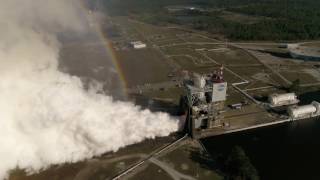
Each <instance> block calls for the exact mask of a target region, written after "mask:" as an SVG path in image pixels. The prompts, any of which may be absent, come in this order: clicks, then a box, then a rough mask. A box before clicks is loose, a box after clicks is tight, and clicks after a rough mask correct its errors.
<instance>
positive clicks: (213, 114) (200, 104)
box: [184, 67, 228, 137]
mask: <svg viewBox="0 0 320 180" xmlns="http://www.w3.org/2000/svg"><path fill="white" fill-rule="evenodd" d="M223 69H224V68H223V67H221V68H219V70H217V71H215V72H214V73H211V74H205V75H200V74H197V73H192V74H191V75H189V78H188V79H187V80H185V82H184V86H185V90H186V97H187V106H188V111H187V113H188V114H187V122H188V128H187V129H188V131H189V133H190V134H191V136H192V137H195V136H197V134H199V133H201V131H202V130H205V129H211V128H214V127H218V126H221V121H220V120H221V119H222V118H223V115H222V112H223V111H224V107H225V101H226V97H227V87H228V86H227V82H225V81H224V78H223Z"/></svg>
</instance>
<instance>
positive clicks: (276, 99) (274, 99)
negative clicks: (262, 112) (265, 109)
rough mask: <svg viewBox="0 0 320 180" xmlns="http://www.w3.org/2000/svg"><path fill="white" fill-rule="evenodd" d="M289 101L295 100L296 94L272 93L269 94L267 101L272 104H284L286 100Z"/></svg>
mask: <svg viewBox="0 0 320 180" xmlns="http://www.w3.org/2000/svg"><path fill="white" fill-rule="evenodd" d="M290 101H297V96H296V94H295V93H287V94H273V95H271V96H269V102H270V104H272V105H280V104H285V103H286V102H290Z"/></svg>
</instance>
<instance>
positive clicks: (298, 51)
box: [287, 44, 320, 61]
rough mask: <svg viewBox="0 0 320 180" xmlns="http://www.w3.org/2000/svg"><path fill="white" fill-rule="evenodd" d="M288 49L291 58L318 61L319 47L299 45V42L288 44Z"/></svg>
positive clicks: (319, 59) (319, 56)
mask: <svg viewBox="0 0 320 180" xmlns="http://www.w3.org/2000/svg"><path fill="white" fill-rule="evenodd" d="M287 47H288V50H289V53H290V55H291V56H292V58H295V59H302V60H305V61H320V48H319V47H308V46H301V45H300V44H288V46H287Z"/></svg>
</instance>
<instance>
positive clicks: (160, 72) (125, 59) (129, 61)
mask: <svg viewBox="0 0 320 180" xmlns="http://www.w3.org/2000/svg"><path fill="white" fill-rule="evenodd" d="M116 53H117V57H118V62H119V64H121V67H122V70H123V71H124V74H125V77H126V79H127V82H128V85H129V87H132V86H135V85H142V84H146V83H156V82H162V81H168V80H169V79H168V77H167V76H168V74H169V73H170V68H169V66H168V65H167V62H166V59H164V58H163V56H162V55H161V54H160V53H159V52H158V51H156V50H154V49H152V48H147V49H142V50H128V51H121V52H116Z"/></svg>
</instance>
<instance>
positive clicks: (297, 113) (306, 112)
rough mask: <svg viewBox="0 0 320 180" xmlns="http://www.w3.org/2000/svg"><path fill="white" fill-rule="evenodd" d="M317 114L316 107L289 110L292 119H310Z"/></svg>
mask: <svg viewBox="0 0 320 180" xmlns="http://www.w3.org/2000/svg"><path fill="white" fill-rule="evenodd" d="M316 112H317V108H316V107H315V106H314V105H312V104H311V105H305V106H295V107H290V108H289V109H288V114H289V115H290V117H291V118H301V117H309V116H311V115H313V114H315V113H316Z"/></svg>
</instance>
